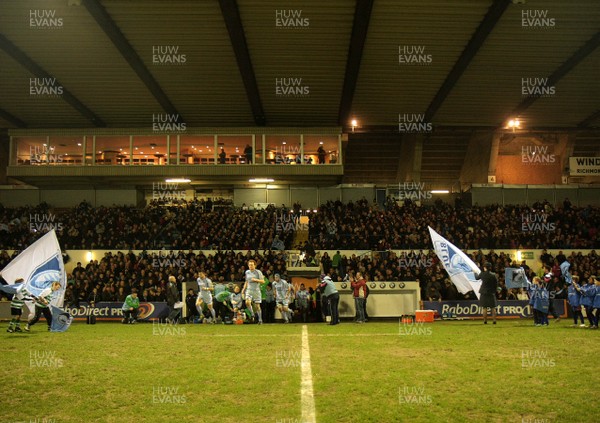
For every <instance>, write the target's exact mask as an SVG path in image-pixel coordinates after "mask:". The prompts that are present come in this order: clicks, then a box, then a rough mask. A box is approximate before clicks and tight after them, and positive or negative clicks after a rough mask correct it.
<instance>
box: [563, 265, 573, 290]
mask: <svg viewBox="0 0 600 423" xmlns="http://www.w3.org/2000/svg"><path fill="white" fill-rule="evenodd" d="M570 267H571V263H569V262H568V261H566V260H565V261H563V262H562V263H561V264H560V273H561V274H562V276H563V278H565V282H566V283H568V284H569V285H571V284H572V283H573V275H571V272H570V270H569V268H570Z"/></svg>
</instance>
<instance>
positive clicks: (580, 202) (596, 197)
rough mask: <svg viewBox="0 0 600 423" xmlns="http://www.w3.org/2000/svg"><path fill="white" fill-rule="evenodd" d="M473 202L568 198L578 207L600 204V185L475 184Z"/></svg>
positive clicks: (528, 202)
mask: <svg viewBox="0 0 600 423" xmlns="http://www.w3.org/2000/svg"><path fill="white" fill-rule="evenodd" d="M471 193H472V204H473V205H479V206H487V205H491V204H501V205H508V204H513V205H514V204H520V205H529V206H531V205H532V204H533V203H535V202H537V201H544V200H548V201H549V202H550V203H551V204H554V205H562V203H563V201H564V200H565V199H566V198H568V199H569V201H571V204H573V205H574V206H578V207H585V206H588V205H589V206H600V187H580V186H577V185H510V186H506V185H504V186H503V185H497V186H484V185H480V186H473V187H472V188H471Z"/></svg>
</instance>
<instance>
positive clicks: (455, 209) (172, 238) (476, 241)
mask: <svg viewBox="0 0 600 423" xmlns="http://www.w3.org/2000/svg"><path fill="white" fill-rule="evenodd" d="M298 207H300V208H301V206H300V205H299V204H295V205H294V207H293V208H292V209H287V208H286V207H285V206H283V207H278V208H276V207H273V206H269V207H267V208H266V209H264V210H249V209H248V208H247V207H242V208H236V207H233V205H232V204H231V203H230V202H226V201H214V202H213V201H212V200H206V201H205V200H194V201H178V202H176V203H175V204H167V203H165V202H164V201H163V202H160V201H153V202H151V203H150V204H149V205H148V206H146V207H144V208H135V207H121V206H113V207H91V206H90V205H89V204H88V203H85V202H83V203H81V204H80V205H79V206H77V207H75V208H72V209H67V210H60V211H54V210H52V209H50V207H49V206H48V205H47V204H41V205H39V206H36V207H23V208H13V209H9V208H2V207H0V235H1V239H2V241H1V243H0V244H1V245H0V247H2V248H6V249H22V248H24V247H26V246H27V245H29V244H31V243H32V242H33V241H34V240H35V239H37V238H38V237H39V236H41V235H42V234H43V233H44V232H45V229H48V228H51V227H53V228H55V229H56V230H57V234H58V238H59V242H60V244H61V246H62V247H63V248H64V249H133V250H151V249H160V248H167V249H174V250H179V249H185V250H187V249H194V250H198V249H220V250H229V249H235V250H248V249H251V250H254V249H268V248H275V247H274V246H276V248H275V249H282V248H283V249H291V248H292V247H293V241H294V231H295V225H294V224H289V223H290V222H292V221H291V220H290V218H289V217H290V216H293V215H294V214H295V213H297V211H298V210H296V209H297V208H298ZM427 226H431V227H433V228H434V229H436V230H437V232H439V233H440V234H443V236H444V237H445V238H447V239H448V240H449V241H451V242H453V243H454V244H455V245H457V246H459V247H460V248H463V249H479V248H496V249H500V248H506V249H539V248H564V249H578V248H599V247H600V237H599V234H598V227H599V226H600V209H599V208H594V207H585V208H577V207H572V206H571V204H570V203H569V202H568V201H565V202H564V203H563V204H562V206H561V207H559V208H554V207H552V206H551V205H550V204H549V203H547V202H544V203H539V204H535V205H534V206H533V207H527V206H516V205H508V206H485V207H479V206H473V207H461V206H453V205H449V204H446V203H442V202H437V203H436V204H434V205H427V206H417V205H416V204H414V203H412V202H411V201H408V200H407V201H405V202H404V203H401V204H398V202H396V201H392V200H390V199H388V201H387V202H386V205H385V207H378V206H377V205H376V204H370V203H369V202H368V201H367V200H366V199H363V200H359V201H356V202H348V203H342V202H340V201H336V202H331V201H330V202H327V203H326V204H323V205H322V206H321V207H319V209H318V212H317V213H312V214H311V215H310V220H309V240H310V244H311V245H312V247H313V248H314V249H316V250H324V249H328V250H336V249H340V250H341V249H345V250H353V249H356V250H375V251H384V250H389V249H423V248H429V247H430V245H431V244H430V239H429V232H428V230H427Z"/></svg>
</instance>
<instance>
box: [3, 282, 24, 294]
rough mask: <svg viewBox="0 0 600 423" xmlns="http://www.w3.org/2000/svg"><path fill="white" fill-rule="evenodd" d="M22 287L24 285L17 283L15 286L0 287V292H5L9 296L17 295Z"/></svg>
mask: <svg viewBox="0 0 600 423" xmlns="http://www.w3.org/2000/svg"><path fill="white" fill-rule="evenodd" d="M22 286H23V283H15V284H13V285H0V291H2V292H5V293H7V294H9V295H16V294H17V292H19V290H20V289H21V287H22Z"/></svg>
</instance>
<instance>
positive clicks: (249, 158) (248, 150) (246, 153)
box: [244, 144, 252, 164]
mask: <svg viewBox="0 0 600 423" xmlns="http://www.w3.org/2000/svg"><path fill="white" fill-rule="evenodd" d="M244 157H246V163H247V164H252V147H251V146H250V144H246V148H244Z"/></svg>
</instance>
